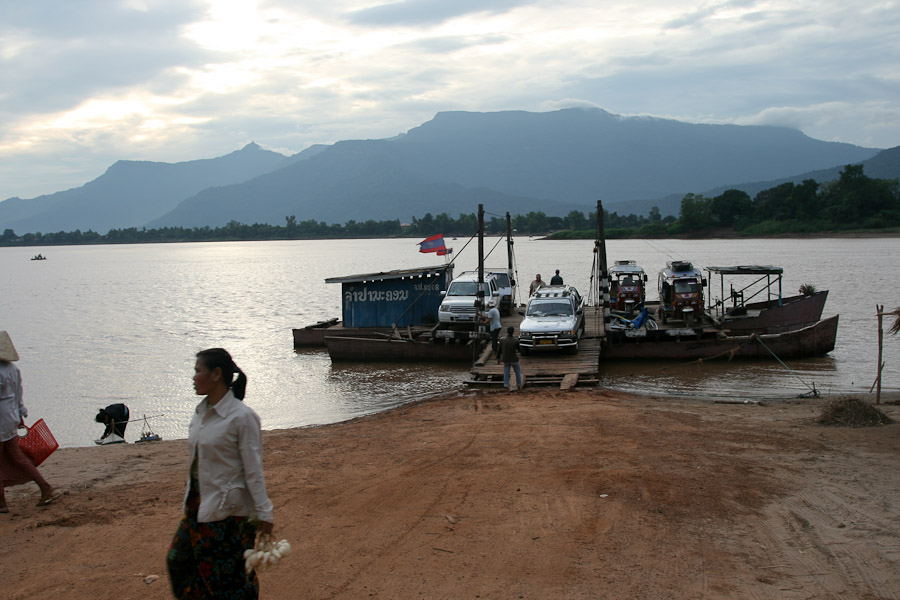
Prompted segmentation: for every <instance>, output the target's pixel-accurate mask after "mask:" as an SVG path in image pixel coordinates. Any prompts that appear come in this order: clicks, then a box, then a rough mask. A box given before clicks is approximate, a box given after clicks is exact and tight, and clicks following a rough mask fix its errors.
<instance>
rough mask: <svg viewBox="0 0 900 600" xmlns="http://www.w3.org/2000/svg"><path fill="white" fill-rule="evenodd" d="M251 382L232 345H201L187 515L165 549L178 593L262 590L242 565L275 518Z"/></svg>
mask: <svg viewBox="0 0 900 600" xmlns="http://www.w3.org/2000/svg"><path fill="white" fill-rule="evenodd" d="M235 374H237V377H236V378H235ZM246 386H247V377H246V376H245V375H244V373H243V371H241V370H240V369H239V368H238V366H237V365H235V364H234V361H233V360H232V358H231V355H230V354H228V352H227V351H225V350H224V349H222V348H212V349H209V350H203V351H201V352H198V353H197V363H196V364H195V365H194V390H195V391H196V393H197V395H200V396H206V397H205V398H204V399H203V400H202V401H200V404H199V405H197V409H196V411H195V412H194V416H193V418H192V419H191V426H190V431H189V434H188V447H189V448H190V475H189V477H188V484H187V493H186V494H185V498H184V517H183V518H182V520H181V523H180V524H179V526H178V530H177V531H176V532H175V537H174V538H173V539H172V544H171V546H170V548H169V553H168V556H167V557H166V562H167V564H168V568H169V578H170V580H171V582H172V592H173V593H174V594H175V597H176V598H219V597H223V598H224V597H227V598H234V599H242V600H246V599H255V598H258V597H259V579H258V578H257V576H256V572H255V571H254V572H251V573H250V574H247V573H245V571H244V550H246V549H249V548H253V546H254V544H255V541H256V535H257V533H259V534H262V535H271V533H272V530H273V529H274V525H273V523H274V519H273V514H272V513H273V507H272V502H271V501H270V500H269V497H268V495H267V493H266V482H265V477H264V476H263V465H262V430H261V427H260V420H259V416H257V414H256V413H255V412H254V411H253V409H251V408H250V407H248V406H247V405H246V404H244V403H243V402H242V400H243V398H244V391H245V389H246Z"/></svg>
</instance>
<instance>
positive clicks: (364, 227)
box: [0, 165, 900, 246]
mask: <svg viewBox="0 0 900 600" xmlns="http://www.w3.org/2000/svg"><path fill="white" fill-rule="evenodd" d="M603 213H604V214H603V223H604V229H605V235H606V237H607V238H609V239H628V238H637V239H662V238H673V237H685V238H710V237H768V236H777V235H821V234H834V235H860V234H863V235H865V234H895V233H900V180H897V179H874V178H870V177H868V176H866V175H865V173H864V172H863V167H862V165H847V166H846V167H845V168H844V169H843V170H842V171H841V173H840V177H839V179H837V180H835V181H830V182H827V183H818V182H816V181H815V180H813V179H807V180H805V181H803V182H802V183H800V184H795V183H791V182H788V183H783V184H781V185H778V186H775V187H773V188H769V189H766V190H763V191H761V192H759V193H758V194H756V196H755V197H754V198H751V197H750V195H749V194H747V193H746V192H743V191H741V190H736V189H730V190H727V191H725V192H723V193H722V194H720V195H718V196H715V197H713V198H706V197H704V196H703V195H701V194H687V195H685V196H684V198H682V200H681V207H680V210H679V214H678V216H677V217H676V216H674V215H668V216H665V217H663V216H662V214H661V213H660V210H659V208H658V207H653V208H651V209H650V211H649V213H648V214H647V215H635V214H630V215H619V214H618V213H616V212H613V213H610V212H608V211H605V210H604V211H603ZM596 217H597V214H596V212H595V211H590V212H588V213H583V212H580V211H571V212H570V213H569V214H568V215H566V216H565V217H556V216H548V215H547V214H545V213H543V212H539V211H538V212H529V213H527V214H516V215H512V216H511V217H510V221H511V225H512V228H513V230H514V231H515V232H516V233H517V234H519V235H523V234H524V235H542V236H543V235H547V237H548V238H549V239H592V238H593V237H594V236H595V234H596V225H595V223H596ZM506 227H507V224H506V219H504V218H500V217H496V216H495V217H492V218H491V219H490V220H487V221H486V222H485V226H484V228H485V233H486V234H487V235H502V234H504V233H505V232H506ZM477 230H478V218H477V216H476V215H475V214H474V213H470V214H460V215H459V216H458V217H457V218H455V219H454V218H453V217H451V216H449V215H448V214H446V213H441V214H439V215H436V216H434V215H432V214H431V213H427V214H426V215H425V216H423V217H421V218H418V217H413V219H412V222H411V223H401V222H400V220H399V219H392V220H385V221H375V220H371V219H370V220H367V221H363V222H357V221H354V220H350V221H347V222H346V223H344V224H343V225H340V224H329V223H325V222H321V221H315V220H313V219H310V220H305V221H298V220H297V218H296V216H294V215H291V216H287V217H285V224H284V225H271V224H268V223H254V224H252V225H248V224H244V223H239V222H237V221H231V222H229V223H227V224H226V225H223V226H221V227H209V226H204V227H192V228H188V227H162V228H157V229H147V228H145V227H141V228H138V227H129V228H123V229H111V230H110V231H109V232H107V233H106V234H100V233H98V232H95V231H92V230H88V231H81V230H75V231H69V232H65V231H60V232H56V233H40V232H38V233H26V234H23V235H17V234H16V232H15V231H14V230H12V229H5V230H4V231H3V233H2V234H0V246H55V245H56V246H59V245H80V244H141V243H166V242H215V241H257V240H259V241H262V240H298V239H342V238H347V239H350V238H385V237H416V236H429V235H433V234H434V233H435V232H442V233H444V234H445V235H462V236H471V235H474V234H475V233H476V232H477ZM548 232H551V233H549V234H548Z"/></svg>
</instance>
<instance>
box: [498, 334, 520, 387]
mask: <svg viewBox="0 0 900 600" xmlns="http://www.w3.org/2000/svg"><path fill="white" fill-rule="evenodd" d="M515 330H516V329H515V327H513V326H512V325H510V326H509V327H507V328H506V337H505V338H503V339H502V340H500V360H501V361H503V385H504V386H505V387H506V389H508V390H509V391H512V390H511V389H510V387H509V368H510V366H512V368H513V369H515V371H516V389H517V390H520V389H522V369H521V367H520V366H519V354H518V351H519V338H517V337H516V336H514V335H513V333H514V332H515Z"/></svg>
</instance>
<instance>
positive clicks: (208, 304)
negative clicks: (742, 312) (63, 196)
mask: <svg viewBox="0 0 900 600" xmlns="http://www.w3.org/2000/svg"><path fill="white" fill-rule="evenodd" d="M418 241H420V240H419V239H386V240H322V241H283V242H221V243H196V244H153V245H119V246H66V247H47V248H44V247H41V248H0V260H2V264H3V265H4V284H3V294H0V329H6V330H8V331H9V332H10V335H11V336H12V339H13V341H14V343H15V345H16V347H17V349H18V351H19V355H20V356H21V360H20V361H19V363H18V365H19V367H20V369H21V370H22V373H23V378H24V387H25V403H26V405H27V406H28V408H29V411H30V418H29V419H28V422H29V423H30V422H31V421H33V420H34V419H36V418H41V417H43V418H44V419H45V420H46V421H47V423H48V425H49V426H50V428H51V430H52V431H53V433H54V434H55V436H56V437H57V439H58V440H59V441H60V444H61V445H63V446H88V445H92V443H93V440H94V439H96V438H97V437H99V434H100V433H101V431H102V427H101V426H100V425H98V424H96V423H95V422H94V415H95V414H96V412H97V410H98V409H99V408H101V407H103V406H106V405H107V404H112V403H115V402H124V403H126V404H128V405H129V406H130V407H131V411H132V418H140V417H141V416H142V415H146V416H147V417H149V419H148V423H149V425H150V427H151V428H152V429H153V431H154V432H156V433H158V434H160V435H161V436H162V437H163V438H165V439H174V438H183V437H185V436H186V435H187V425H188V423H189V421H190V413H191V411H192V410H193V407H194V405H195V404H196V402H197V401H198V398H197V397H195V396H194V395H193V388H192V386H191V377H192V374H193V363H194V355H195V353H196V352H197V351H198V350H201V349H203V348H207V347H213V346H222V347H225V348H227V349H229V350H230V351H231V352H232V354H233V355H234V356H235V359H236V361H237V363H238V364H239V365H240V366H241V368H242V369H243V370H244V371H245V372H246V373H247V374H248V377H249V379H250V384H249V386H248V393H247V400H246V401H247V402H248V404H250V405H251V406H253V408H254V409H255V410H256V411H257V412H258V413H259V414H260V416H261V418H262V421H263V427H264V428H266V429H277V428H286V427H298V426H309V425H317V424H325V423H333V422H338V421H343V420H347V419H351V418H354V417H357V416H361V415H365V414H369V413H372V412H377V411H380V410H385V409H387V408H391V407H394V406H397V405H400V404H403V403H406V402H410V401H414V400H417V399H421V398H427V397H430V396H434V395H436V394H441V393H445V392H447V391H450V390H457V389H459V390H462V389H465V383H464V382H465V380H466V379H467V378H468V368H467V367H466V366H464V365H463V366H442V365H414V364H378V365H367V364H349V365H332V364H331V361H330V360H329V358H328V354H327V353H325V352H324V351H303V352H294V350H293V345H292V335H291V329H292V328H294V327H301V326H304V325H308V324H311V323H314V322H316V321H319V320H324V319H328V318H333V317H338V316H340V300H341V299H340V286H339V285H338V284H325V283H324V280H325V278H326V277H338V276H342V275H350V274H356V273H368V272H378V271H386V270H391V269H399V268H411V267H420V266H430V265H435V264H439V263H440V261H441V260H442V258H440V257H435V256H434V255H431V254H420V253H419V252H418V251H417V250H418V247H417V246H416V242H418ZM467 241H468V240H467V239H463V238H460V239H459V240H456V241H451V240H450V239H449V237H448V238H447V242H448V245H450V246H453V247H454V248H455V250H456V252H455V256H456V258H455V261H456V271H457V272H459V271H462V270H465V269H472V268H475V265H476V262H477V257H476V252H477V250H476V242H475V241H472V242H471V243H469V245H468V246H467V247H466V248H465V250H463V246H465V245H466V242H467ZM498 241H500V240H498V239H497V238H492V239H488V240H486V241H485V248H486V252H491V254H490V255H489V256H488V258H487V261H486V262H487V264H488V266H505V265H506V262H507V258H506V249H505V245H504V244H502V243H501V244H499V245H496V246H495V244H497V242H498ZM514 247H515V258H516V270H517V273H518V279H519V290H520V292H521V291H522V290H527V286H528V283H529V282H530V281H531V280H532V279H533V278H534V275H535V273H541V274H542V275H543V276H544V277H545V278H547V279H549V277H550V276H551V275H552V274H553V271H554V270H555V269H559V270H560V272H561V274H562V275H563V277H564V278H565V280H566V283H569V284H572V285H575V286H576V287H577V288H579V289H580V290H581V291H582V293H583V294H584V295H585V296H587V295H588V287H589V281H590V274H591V267H592V261H593V253H592V248H593V242H592V241H589V240H580V241H561V242H551V241H541V240H531V239H529V238H528V237H517V238H516V243H515V246H514ZM493 248H495V249H493ZM492 249H493V250H492ZM38 252H40V253H42V254H44V255H45V256H47V257H48V260H46V261H30V260H29V259H30V258H31V256H33V255H35V254H37V253H38ZM898 256H900V238H838V239H802V240H801V239H774V240H772V239H767V240H702V241H698V240H651V241H643V240H622V241H618V240H613V241H610V242H609V244H608V258H609V261H610V263H612V261H614V260H622V259H631V260H635V261H637V262H638V264H640V265H642V266H643V267H644V269H645V270H646V271H647V273H648V274H649V275H650V279H651V284H650V293H649V295H648V297H649V298H650V299H655V297H656V296H655V286H654V284H653V280H654V279H655V274H656V272H657V271H658V270H659V269H661V268H662V267H663V266H665V263H666V261H669V260H690V261H692V262H693V263H694V264H695V265H698V266H700V267H705V266H709V265H717V266H724V265H737V264H761V265H765V264H770V265H777V266H781V267H783V268H784V269H785V275H784V293H785V295H790V294H793V293H795V291H796V290H797V288H798V287H799V286H800V285H801V284H803V283H811V284H813V285H815V286H816V287H817V288H819V289H828V290H829V291H830V293H829V297H828V303H827V304H826V306H825V313H824V315H825V316H830V315H834V314H840V326H839V329H838V339H837V346H836V348H835V350H834V351H833V352H832V353H830V354H829V355H828V356H827V357H824V358H818V359H811V360H801V361H788V362H787V364H786V366H784V365H781V364H779V363H778V362H776V361H765V362H732V363H720V362H716V363H705V364H703V365H702V366H698V365H696V364H685V363H678V362H672V363H665V364H662V363H646V362H633V363H615V364H605V365H602V366H601V377H602V382H603V385H604V386H606V387H610V388H616V389H622V390H628V391H635V392H641V391H646V392H650V393H664V394H692V395H700V396H708V397H710V398H714V397H736V398H747V399H757V398H767V399H771V400H772V401H777V400H778V399H783V398H791V397H795V396H797V395H801V394H803V393H805V392H808V391H809V389H810V388H811V387H812V386H813V385H814V386H815V387H816V389H817V390H819V391H820V393H822V394H824V395H834V394H838V393H843V392H850V391H853V392H861V391H868V390H869V388H870V386H871V385H872V383H873V381H874V379H875V375H876V366H877V365H876V363H877V319H876V317H875V306H876V305H877V304H883V305H885V307H886V308H887V309H892V308H894V307H895V306H898V305H900V297H898V293H897V283H898V277H897V275H896V271H895V270H894V268H895V264H894V263H895V262H896V258H897V257H898ZM727 285H728V284H727V283H726V287H727ZM884 347H885V352H884V357H883V360H884V361H885V363H886V366H885V369H884V379H883V381H884V385H883V387H884V389H887V390H898V389H900V336H886V337H885V344H884ZM140 431H141V423H132V424H131V425H130V426H129V430H128V432H127V434H126V439H127V440H128V441H131V442H133V441H134V440H136V439H137V438H138V437H139V434H140Z"/></svg>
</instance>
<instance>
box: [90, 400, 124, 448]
mask: <svg viewBox="0 0 900 600" xmlns="http://www.w3.org/2000/svg"><path fill="white" fill-rule="evenodd" d="M96 420H97V422H98V423H103V424H105V425H106V431H104V432H103V435H101V436H100V439H101V440H105V439H106V438H107V437H109V436H110V435H111V434H113V433H115V434H116V435H117V436H119V437H121V438H124V437H125V427H127V426H128V407H127V406H125V405H124V404H110V405H109V406H107V407H106V408H101V409H100V412H99V413H97V419H96Z"/></svg>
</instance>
